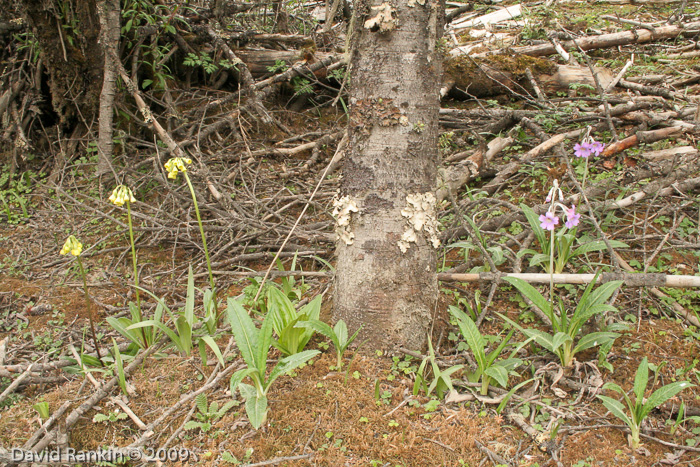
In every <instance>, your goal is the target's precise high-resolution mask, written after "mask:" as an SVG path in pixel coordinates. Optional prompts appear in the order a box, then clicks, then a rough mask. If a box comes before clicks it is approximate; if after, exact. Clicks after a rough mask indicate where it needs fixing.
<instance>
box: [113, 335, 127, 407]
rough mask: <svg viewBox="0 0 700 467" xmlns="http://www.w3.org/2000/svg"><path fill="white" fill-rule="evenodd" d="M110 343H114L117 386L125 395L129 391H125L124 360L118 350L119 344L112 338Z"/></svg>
mask: <svg viewBox="0 0 700 467" xmlns="http://www.w3.org/2000/svg"><path fill="white" fill-rule="evenodd" d="M112 343H113V344H114V364H115V365H116V372H117V377H118V381H119V387H120V388H121V390H122V392H123V393H124V395H125V396H128V395H129V393H128V392H126V375H125V374H124V362H123V361H122V354H121V353H120V352H119V346H118V345H117V341H116V340H114V338H112Z"/></svg>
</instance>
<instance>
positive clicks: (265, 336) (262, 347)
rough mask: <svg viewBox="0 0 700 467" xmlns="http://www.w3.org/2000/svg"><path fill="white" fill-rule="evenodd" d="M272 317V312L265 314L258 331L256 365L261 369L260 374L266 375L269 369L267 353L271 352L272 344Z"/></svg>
mask: <svg viewBox="0 0 700 467" xmlns="http://www.w3.org/2000/svg"><path fill="white" fill-rule="evenodd" d="M272 326H273V325H272V318H271V317H270V313H268V314H267V316H265V319H264V320H263V323H262V326H261V327H260V332H259V333H258V342H257V349H256V354H255V355H256V356H255V366H256V368H257V369H258V370H260V374H262V375H264V374H265V370H266V369H267V355H268V354H269V353H270V345H272Z"/></svg>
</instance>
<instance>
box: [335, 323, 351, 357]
mask: <svg viewBox="0 0 700 467" xmlns="http://www.w3.org/2000/svg"><path fill="white" fill-rule="evenodd" d="M333 332H334V333H335V335H336V336H337V337H338V344H339V347H340V349H341V350H345V347H346V346H347V344H348V326H347V324H345V321H343V320H342V319H341V320H339V321H338V322H337V323H335V327H334V328H333Z"/></svg>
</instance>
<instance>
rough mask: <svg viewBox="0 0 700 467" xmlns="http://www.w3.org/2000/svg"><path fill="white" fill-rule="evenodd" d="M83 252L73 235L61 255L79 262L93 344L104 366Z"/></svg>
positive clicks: (62, 249) (64, 245) (81, 246)
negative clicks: (91, 306) (68, 255)
mask: <svg viewBox="0 0 700 467" xmlns="http://www.w3.org/2000/svg"><path fill="white" fill-rule="evenodd" d="M82 252H83V245H82V243H80V242H79V241H78V239H77V238H75V236H73V235H71V236H70V237H68V239H67V240H66V242H65V243H64V244H63V248H61V254H62V255H67V254H68V253H70V254H71V255H73V256H75V259H76V260H77V261H78V267H79V268H80V276H81V277H82V278H83V291H84V292H85V307H86V308H87V313H88V319H89V321H90V332H91V333H92V342H93V344H94V346H95V352H96V353H97V359H98V360H99V361H100V364H101V365H102V366H104V362H103V361H102V355H100V346H99V345H98V344H97V333H96V332H95V320H94V318H93V316H92V310H91V308H90V294H89V292H88V285H87V276H86V274H85V268H83V262H82V260H81V259H80V254H81V253H82Z"/></svg>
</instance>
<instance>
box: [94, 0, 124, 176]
mask: <svg viewBox="0 0 700 467" xmlns="http://www.w3.org/2000/svg"><path fill="white" fill-rule="evenodd" d="M97 11H98V14H99V16H100V29H101V30H100V43H101V45H102V48H103V50H104V54H103V55H104V60H105V61H104V73H103V77H102V92H101V93H100V113H99V127H98V136H97V149H98V159H97V176H101V175H105V174H107V173H108V172H109V171H110V168H111V166H112V155H113V152H114V145H113V144H112V135H113V121H114V94H115V90H116V82H117V64H116V63H115V60H116V59H117V58H116V57H118V56H119V37H120V35H121V30H120V25H119V22H120V16H121V9H120V7H119V0H102V1H99V2H98V3H97Z"/></svg>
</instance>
